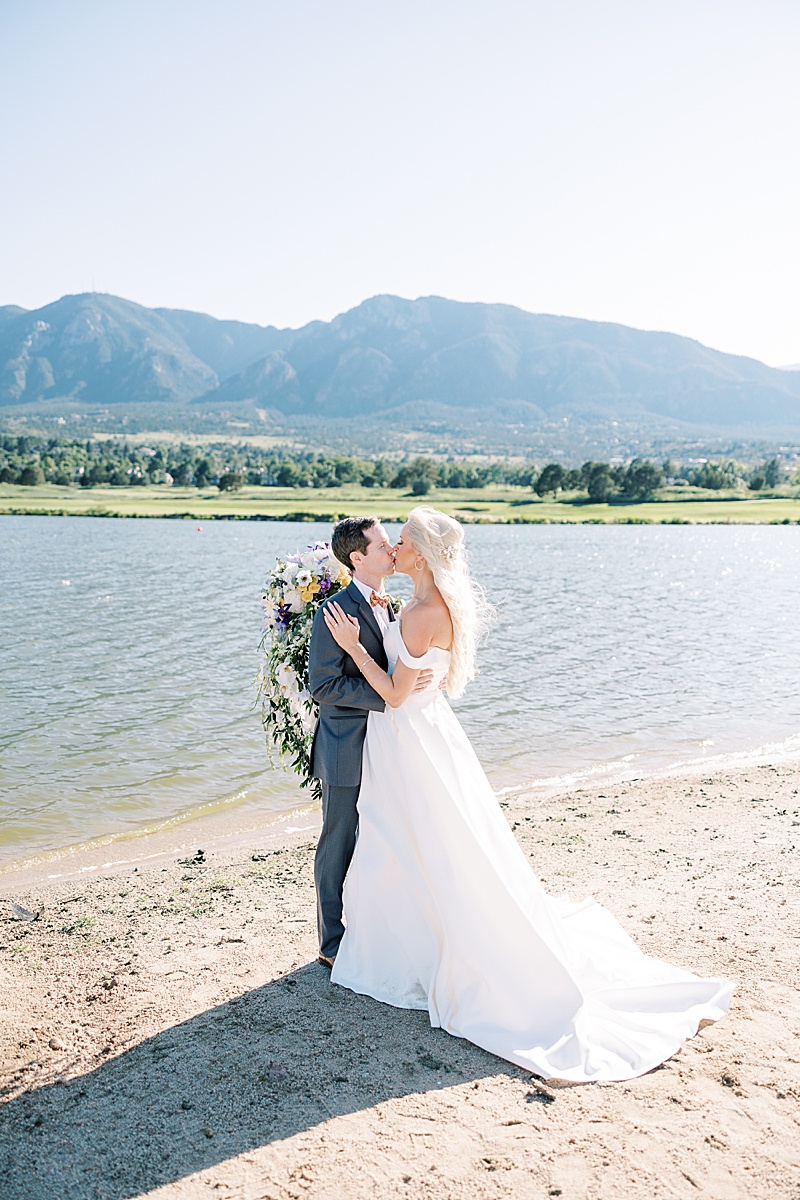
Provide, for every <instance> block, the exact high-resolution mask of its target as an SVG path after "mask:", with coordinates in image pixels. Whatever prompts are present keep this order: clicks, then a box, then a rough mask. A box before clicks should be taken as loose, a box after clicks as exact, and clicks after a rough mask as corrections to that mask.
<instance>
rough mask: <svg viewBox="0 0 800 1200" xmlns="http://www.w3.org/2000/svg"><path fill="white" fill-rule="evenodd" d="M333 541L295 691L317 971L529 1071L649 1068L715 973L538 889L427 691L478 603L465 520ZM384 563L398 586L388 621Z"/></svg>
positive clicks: (447, 717) (719, 990)
mask: <svg viewBox="0 0 800 1200" xmlns="http://www.w3.org/2000/svg"><path fill="white" fill-rule="evenodd" d="M331 546H332V549H333V553H334V554H335V555H336V557H337V559H338V560H339V561H340V562H341V563H343V565H344V566H345V567H346V568H347V569H348V571H350V572H351V574H352V577H353V578H352V581H351V583H350V584H349V586H348V587H347V588H345V589H344V590H343V591H341V592H339V593H338V594H337V595H336V596H335V597H332V598H331V599H329V600H328V601H326V602H325V603H324V604H323V605H321V606H320V608H319V610H318V611H317V613H316V615H315V617H314V625H313V629H312V634H311V644H310V649H309V688H310V691H311V694H312V696H313V697H314V700H315V701H316V703H317V704H318V706H319V720H318V723H317V728H316V731H315V734H314V742H313V747H312V773H313V775H314V776H315V777H316V778H318V779H319V780H320V782H321V785H322V832H321V834H320V839H319V845H318V847H317V853H316V858H315V861H314V878H315V884H316V890H317V913H318V929H319V939H320V961H321V962H322V963H324V964H326V965H327V966H329V967H331V969H332V970H331V979H332V982H333V983H335V984H339V985H341V986H342V987H346V988H349V989H351V990H352V991H354V992H359V993H361V994H363V995H368V996H372V997H374V998H375V999H376V1000H380V1001H382V1002H383V1003H385V1004H390V1005H394V1006H395V1007H396V1008H420V1009H426V1010H427V1012H428V1014H429V1016H430V1021H431V1024H432V1025H433V1026H438V1027H441V1028H442V1029H445V1030H447V1032H448V1033H451V1034H453V1035H454V1036H456V1037H462V1038H467V1039H468V1040H469V1041H471V1042H473V1043H474V1044H475V1045H477V1046H481V1047H483V1049H485V1050H488V1051H490V1052H491V1053H492V1054H496V1055H498V1056H499V1057H501V1058H504V1059H507V1060H508V1061H509V1062H512V1063H516V1064H517V1065H518V1066H521V1067H524V1068H527V1069H528V1070H530V1071H531V1072H532V1073H533V1074H535V1075H537V1076H540V1077H542V1078H545V1079H563V1080H569V1081H572V1082H590V1081H594V1080H624V1079H632V1078H635V1077H636V1076H638V1075H642V1074H644V1073H645V1072H646V1071H650V1070H652V1069H653V1068H654V1067H656V1066H658V1065H659V1064H660V1063H662V1062H664V1061H665V1060H666V1059H667V1058H669V1057H671V1055H673V1054H674V1053H675V1052H676V1051H677V1050H678V1048H679V1047H680V1045H681V1043H682V1042H683V1041H684V1039H686V1038H688V1037H691V1036H693V1035H694V1034H695V1033H696V1032H697V1029H698V1027H699V1025H700V1023H701V1022H702V1021H714V1020H718V1019H719V1018H720V1017H722V1016H723V1015H724V1014H725V1012H726V1011H727V1008H728V1005H729V1003H730V999H731V993H732V990H733V987H732V984H731V983H729V982H728V981H727V980H725V979H701V978H699V977H698V976H696V975H693V974H692V973H691V972H689V971H686V970H683V969H681V968H679V967H675V966H672V965H671V964H670V963H666V962H663V961H661V960H660V959H657V958H652V957H650V956H649V955H646V954H644V953H643V952H642V951H641V950H640V949H639V948H638V946H637V945H636V943H635V942H634V941H633V940H632V939H631V938H630V937H629V936H628V935H627V934H626V933H625V931H624V930H623V929H622V927H621V926H620V925H619V924H618V922H617V920H616V919H615V917H613V916H612V915H611V913H610V912H608V911H607V910H606V909H605V908H603V907H601V905H599V904H598V903H596V901H594V900H592V899H585V900H582V901H578V902H575V901H572V900H570V899H569V898H568V897H566V896H560V897H551V896H548V895H547V893H546V892H545V891H544V889H543V888H542V886H541V884H540V883H539V881H538V879H537V878H536V876H535V875H534V873H533V871H532V870H531V867H530V865H529V863H528V861H527V859H526V858H525V855H524V854H523V852H522V850H521V849H520V847H519V845H518V843H517V841H516V839H515V837H514V835H513V833H512V832H511V829H510V828H509V825H508V823H507V821H506V819H505V817H504V816H503V813H502V811H501V809H500V806H499V804H498V802H497V798H496V796H495V794H494V792H493V791H492V788H491V786H490V784H489V781H488V780H487V778H486V775H485V774H484V772H483V769H482V768H481V765H480V762H479V761H478V758H477V756H476V754H475V752H474V750H473V749H472V746H471V744H470V742H469V739H468V738H467V736H466V734H465V733H464V730H463V729H462V728H461V725H460V724H459V722H458V720H457V718H456V716H455V715H454V713H453V711H452V709H451V708H450V705H449V703H448V701H447V699H446V697H445V694H444V692H443V690H442V685H444V686H445V687H446V690H447V695H448V696H450V697H452V698H455V697H458V696H460V695H462V693H463V692H464V689H465V688H466V686H467V684H468V683H469V682H470V680H472V679H473V678H474V676H475V673H476V653H477V646H478V641H479V639H480V636H481V633H482V631H483V630H484V628H485V626H486V624H487V618H488V616H489V614H490V612H491V609H490V606H489V605H488V603H487V601H486V599H485V597H484V594H483V591H482V589H481V588H480V587H479V585H478V584H477V583H476V581H475V580H474V579H473V578H472V577H471V575H470V572H469V569H468V564H467V556H466V552H465V548H464V530H463V528H462V526H461V525H460V524H459V523H458V521H455V520H454V519H453V518H452V517H449V516H447V515H446V514H445V513H442V512H438V511H437V510H436V509H435V508H431V507H430V506H428V505H420V506H419V507H417V508H415V509H413V511H412V512H411V513H410V514H409V518H408V520H407V521H406V523H405V525H404V526H403V528H402V529H401V531H400V536H399V537H398V539H397V542H396V544H395V545H394V546H392V545H391V543H390V541H389V539H388V537H387V535H386V531H385V530H384V528H383V526H382V525H381V523H380V521H378V520H377V518H375V517H349V518H347V519H345V520H343V521H339V522H338V524H337V525H336V527H335V529H334V531H333V538H332V542H331ZM395 571H398V572H401V573H403V574H406V575H409V576H410V577H411V579H412V580H413V582H414V594H413V597H412V598H411V600H409V601H408V603H407V604H405V605H404V607H403V609H402V614H401V615H400V616H399V617H398V616H397V615H396V614H395V612H394V610H393V608H392V605H391V601H390V600H389V598H388V597H387V595H386V593H385V591H384V586H383V585H384V579H385V577H386V576H387V575H391V574H392V573H393V572H395ZM519 653H520V654H527V655H529V656H531V657H533V655H534V653H535V647H533V646H523V645H520V647H519ZM343 916H344V918H345V920H346V927H345V924H344V922H343V919H342V918H343Z"/></svg>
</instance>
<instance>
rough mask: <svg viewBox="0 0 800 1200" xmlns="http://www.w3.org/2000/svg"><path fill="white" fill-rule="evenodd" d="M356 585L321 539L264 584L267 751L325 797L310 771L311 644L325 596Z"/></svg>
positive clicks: (262, 676) (261, 678)
mask: <svg viewBox="0 0 800 1200" xmlns="http://www.w3.org/2000/svg"><path fill="white" fill-rule="evenodd" d="M349 583H350V573H349V572H348V571H347V570H346V569H345V568H344V567H343V566H342V564H341V563H340V562H339V560H338V559H337V558H336V557H335V556H334V555H333V553H332V552H331V548H330V544H329V543H328V542H316V543H315V544H314V545H313V546H309V547H308V549H307V550H306V551H305V552H304V553H303V554H299V553H298V554H287V555H286V557H285V558H279V559H278V561H277V563H276V565H275V569H274V570H273V571H272V572H271V573H270V575H269V577H268V578H267V582H266V583H265V584H264V588H263V591H262V597H261V607H262V609H263V611H264V620H263V623H262V626H261V649H262V652H263V654H264V660H263V662H262V663H261V668H260V670H259V673H258V676H257V678H256V687H257V689H258V695H259V699H260V701H261V721H262V724H263V726H264V730H265V732H266V735H267V753H268V754H269V757H270V762H271V763H272V765H273V766H277V765H278V764H279V763H284V762H287V761H288V762H290V763H291V766H292V769H293V770H294V771H296V772H297V774H298V775H300V776H301V777H302V781H301V784H300V786H301V787H308V788H310V789H311V792H312V794H313V795H314V797H315V798H316V799H317V800H319V799H320V798H321V790H320V786H319V781H318V780H316V779H313V778H312V777H311V775H310V769H311V741H312V738H313V736H314V726H315V724H316V720H317V712H316V705H315V704H314V701H313V700H312V698H311V693H310V692H309V690H308V644H309V642H310V640H311V626H312V624H313V622H314V614H315V612H316V611H317V609H318V608H319V606H320V604H321V603H322V602H323V600H327V599H328V597H329V596H334V595H335V594H336V593H337V592H340V591H341V590H342V588H346V587H347V586H348V584H349Z"/></svg>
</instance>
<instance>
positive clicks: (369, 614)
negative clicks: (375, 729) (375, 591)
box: [308, 582, 394, 787]
mask: <svg viewBox="0 0 800 1200" xmlns="http://www.w3.org/2000/svg"><path fill="white" fill-rule="evenodd" d="M332 599H335V600H336V601H337V602H338V603H339V604H340V605H341V607H342V608H343V609H344V611H345V612H346V613H347V614H348V616H351V617H356V618H357V619H358V623H359V625H360V626H361V645H362V646H363V647H364V649H365V650H366V652H367V654H370V655H371V656H372V657H373V658H374V659H375V662H376V663H377V664H378V666H379V667H382V668H383V670H384V671H385V670H386V669H387V666H388V663H387V660H386V654H385V652H384V649H383V635H382V633H381V628H380V625H379V624H378V621H377V619H376V617H375V615H374V613H373V611H372V606H371V605H370V603H369V601H368V600H366V599H365V598H364V596H362V594H361V592H360V591H359V590H358V588H357V587H356V585H355V583H354V582H353V583H351V584H350V585H349V587H346V588H345V589H344V590H343V591H341V592H337V594H336V596H334V597H332ZM329 603H330V600H328V601H326V604H329ZM326 604H321V605H320V607H319V609H318V610H317V612H316V614H315V616H314V624H313V626H312V629H311V643H310V645H309V649H308V682H309V690H310V691H311V695H312V696H313V697H314V700H315V701H316V703H317V704H318V705H319V720H318V721H317V727H316V729H315V730H314V741H313V743H312V745H311V774H312V775H314V776H315V777H316V778H317V779H319V780H321V782H322V783H328V784H331V785H333V786H334V787H358V785H359V784H360V783H361V754H362V751H363V749H364V738H365V737H366V735H367V717H368V715H369V712H370V710H372V711H374V712H383V711H384V709H385V707H386V705H385V702H384V701H383V700H382V699H381V697H380V696H379V695H378V693H377V692H376V691H375V689H374V688H373V687H371V686H370V684H368V683H367V681H366V679H365V678H364V676H363V675H362V674H361V672H360V671H359V669H358V667H357V666H356V664H355V663H354V662H353V660H352V658H351V657H350V655H349V654H346V653H345V652H344V650H342V648H341V646H337V644H336V642H335V641H334V640H333V638H332V637H331V634H330V630H329V629H328V626H327V625H326V624H325V618H324V617H323V615H322V614H323V610H324V609H325V607H326ZM386 612H387V616H388V617H389V620H390V621H393V620H394V612H393V611H392V607H391V605H389V607H388V609H387V610H386Z"/></svg>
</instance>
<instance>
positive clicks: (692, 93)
mask: <svg viewBox="0 0 800 1200" xmlns="http://www.w3.org/2000/svg"><path fill="white" fill-rule="evenodd" d="M0 46H1V48H2V60H1V61H2V63H3V68H2V75H1V76H0V111H1V112H2V114H3V115H2V122H1V124H0V152H1V153H2V168H3V170H2V176H3V183H2V186H0V229H2V238H0V303H6V304H10V303H16V304H21V305H23V306H25V307H27V308H35V307H38V306H40V305H42V304H45V303H48V302H49V301H51V300H54V299H56V298H57V297H59V296H61V295H63V294H64V293H68V292H80V291H91V290H96V291H106V292H113V293H115V294H117V295H121V296H125V297H127V298H128V299H131V300H136V301H138V302H139V303H142V304H146V305H167V306H171V307H181V308H191V309H196V310H199V311H203V312H209V313H212V314H213V315H215V316H219V317H234V318H239V319H241V320H247V321H257V322H259V323H261V324H276V325H280V326H285V325H292V326H297V325H300V324H303V323H304V322H306V321H309V320H312V319H314V318H323V319H328V318H330V317H332V316H334V315H335V314H336V313H337V312H341V311H344V310H345V309H347V308H350V307H352V306H353V305H355V304H358V303H359V302H360V301H362V300H364V299H366V298H367V297H368V296H372V295H375V294H376V293H379V292H392V293H396V294H398V295H401V296H408V297H415V296H420V295H430V294H436V295H441V296H449V297H452V298H454V299H459V300H487V301H504V302H507V303H510V304H516V305H519V306H520V307H522V308H525V309H528V310H530V311H533V312H551V313H563V314H569V315H573V316H581V317H589V318H592V319H598V320H608V321H619V322H622V323H623V324H627V325H634V326H637V327H639V328H646V329H668V330H672V331H674V332H676V333H682V334H688V335H689V336H692V337H695V338H698V339H699V340H700V341H703V342H706V343H707V344H709V345H711V346H714V347H717V348H719V349H722V350H728V351H732V352H735V353H740V354H749V355H752V356H754V357H757V358H761V359H763V360H764V361H766V362H769V363H772V364H775V365H781V364H788V363H796V362H800V217H798V214H799V213H800V187H799V186H798V185H799V184H800V153H798V137H799V136H800V133H799V131H800V83H799V82H798V81H799V80H800V66H799V65H798V64H800V3H798V0H747V2H742V0H546V2H545V0H480V2H477V0H425V2H424V3H423V2H418V0H402V3H398V2H396V0H392V2H390V0H282V2H281V3H277V2H273V0H156V2H154V0H2V2H1V3H0Z"/></svg>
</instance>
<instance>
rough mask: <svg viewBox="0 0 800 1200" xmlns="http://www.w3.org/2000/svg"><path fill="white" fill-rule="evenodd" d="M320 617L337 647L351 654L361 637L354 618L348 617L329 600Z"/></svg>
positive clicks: (333, 601)
mask: <svg viewBox="0 0 800 1200" xmlns="http://www.w3.org/2000/svg"><path fill="white" fill-rule="evenodd" d="M322 615H323V616H324V618H325V624H326V625H327V626H328V629H329V630H330V632H331V637H332V638H333V640H334V641H335V642H336V644H337V646H341V647H342V649H343V650H346V651H347V653H348V654H351V653H352V652H353V651H354V650H355V648H356V647H357V646H358V643H359V639H360V637H361V627H360V626H359V624H358V621H357V620H356V618H355V617H351V616H348V614H347V613H346V612H345V611H344V609H343V608H342V607H341V605H340V604H337V603H336V601H335V600H331V601H330V603H329V604H326V605H325V607H324V608H323V610H322Z"/></svg>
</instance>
